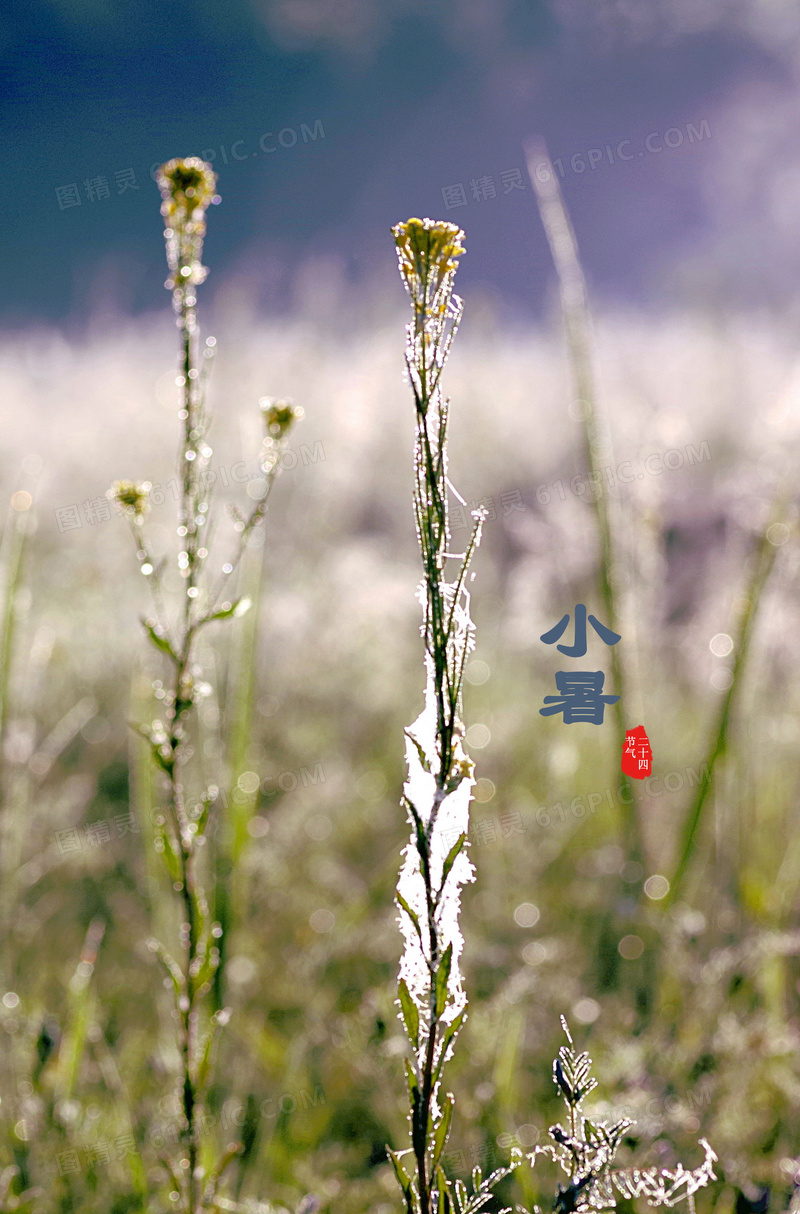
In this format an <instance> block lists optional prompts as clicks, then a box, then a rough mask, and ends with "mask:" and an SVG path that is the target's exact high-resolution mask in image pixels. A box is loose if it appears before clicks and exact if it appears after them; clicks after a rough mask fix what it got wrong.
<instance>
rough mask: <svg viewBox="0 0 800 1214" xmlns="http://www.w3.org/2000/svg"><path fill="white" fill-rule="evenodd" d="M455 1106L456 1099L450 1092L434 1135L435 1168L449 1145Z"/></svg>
mask: <svg viewBox="0 0 800 1214" xmlns="http://www.w3.org/2000/svg"><path fill="white" fill-rule="evenodd" d="M454 1108H455V1101H454V1100H453V1093H452V1092H448V1093H447V1096H446V1098H445V1102H444V1109H443V1110H442V1120H441V1121H440V1122H439V1124H438V1126H437V1127H436V1133H435V1134H434V1137H433V1165H432V1166H433V1168H434V1169H435V1168H436V1165H437V1164H438V1162H439V1160H440V1159H441V1157H442V1151H443V1150H444V1148H445V1146H446V1145H447V1136H448V1134H449V1133H450V1123H451V1122H452V1120H453V1109H454Z"/></svg>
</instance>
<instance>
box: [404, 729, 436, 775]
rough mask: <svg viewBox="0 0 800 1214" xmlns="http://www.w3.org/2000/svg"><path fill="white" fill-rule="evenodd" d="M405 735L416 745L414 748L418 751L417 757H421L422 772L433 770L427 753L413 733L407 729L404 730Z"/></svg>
mask: <svg viewBox="0 0 800 1214" xmlns="http://www.w3.org/2000/svg"><path fill="white" fill-rule="evenodd" d="M403 733H404V734H405V735H406V737H407V738H408V740H409V742H413V743H414V746H415V748H416V751H417V755H418V757H419V761H420V764H421V765H422V770H423V771H430V769H431V765H430V760H429V759H428V756H427V755H426V754H425V751H424V750H423V749H422V747H421V745H420V744H419V742H418V741H417V739H416V738H415V737H414V735H413V733H409V731H408V730H407V729H404V730H403Z"/></svg>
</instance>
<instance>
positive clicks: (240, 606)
mask: <svg viewBox="0 0 800 1214" xmlns="http://www.w3.org/2000/svg"><path fill="white" fill-rule="evenodd" d="M251 605H252V600H251V599H250V598H249V597H248V596H247V595H244V596H243V597H242V598H240V599H237V600H236V602H235V603H229V604H228V606H227V607H221V608H220V610H219V611H213V612H212V613H211V615H207V616H206V617H205V619H204V620H203V621H202V623H203V624H210V623H211V621H212V620H229V619H230V618H231V616H236V618H237V619H238V617H239V616H240V615H244V614H245V612H246V611H249V610H250V607H251Z"/></svg>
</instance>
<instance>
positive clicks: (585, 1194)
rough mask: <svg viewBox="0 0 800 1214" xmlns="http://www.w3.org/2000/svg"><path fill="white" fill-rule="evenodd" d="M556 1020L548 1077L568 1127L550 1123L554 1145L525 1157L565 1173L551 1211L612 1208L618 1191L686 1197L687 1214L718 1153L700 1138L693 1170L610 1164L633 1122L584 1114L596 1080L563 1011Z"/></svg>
mask: <svg viewBox="0 0 800 1214" xmlns="http://www.w3.org/2000/svg"><path fill="white" fill-rule="evenodd" d="M561 1024H562V1027H563V1029H564V1032H565V1034H566V1036H567V1042H568V1044H567V1045H563V1046H562V1047H561V1049H560V1050H559V1051H558V1057H557V1058H556V1060H555V1062H554V1063H553V1082H554V1083H555V1085H556V1087H557V1088H558V1090H559V1092H560V1093H561V1097H562V1099H563V1101H564V1103H565V1105H566V1107H567V1110H568V1114H569V1128H568V1129H567V1128H565V1127H564V1126H562V1125H559V1124H557V1125H553V1126H550V1137H551V1138H552V1139H553V1142H554V1143H555V1146H543V1147H534V1149H533V1151H532V1152H531V1153H530V1154H529V1156H528V1158H529V1159H530V1161H531V1163H535V1161H536V1158H537V1156H539V1155H544V1156H546V1157H547V1158H548V1159H551V1160H553V1161H554V1162H555V1163H556V1164H558V1166H559V1167H560V1168H561V1170H562V1171H563V1172H565V1173H566V1175H567V1176H568V1177H569V1182H568V1184H566V1185H559V1186H558V1191H557V1194H556V1200H555V1203H554V1206H553V1209H554V1210H555V1211H556V1214H583V1212H590V1211H591V1212H595V1211H601V1210H611V1209H614V1208H615V1207H616V1204H617V1197H616V1194H617V1193H619V1194H620V1196H622V1197H624V1198H627V1199H629V1200H633V1199H635V1198H637V1197H644V1198H646V1200H647V1202H648V1204H649V1205H651V1206H667V1207H672V1206H675V1205H677V1204H678V1202H679V1201H686V1202H687V1205H688V1208H689V1211H690V1214H694V1195H695V1193H696V1192H697V1191H698V1189H701V1188H704V1187H705V1186H706V1185H708V1184H709V1183H710V1182H711V1181H712V1180H715V1179H716V1177H715V1175H714V1163H715V1162H716V1159H717V1156H716V1155H715V1153H714V1151H713V1150H712V1149H711V1147H710V1146H709V1144H708V1143H707V1142H706V1140H705V1138H701V1139H700V1146H701V1147H702V1148H703V1151H704V1155H705V1158H704V1160H703V1162H702V1163H701V1164H700V1166H699V1167H697V1168H694V1169H692V1170H689V1169H687V1168H684V1166H683V1164H680V1163H679V1164H677V1166H676V1167H675V1168H673V1169H670V1168H658V1167H650V1168H635V1167H634V1168H621V1169H620V1168H617V1169H615V1168H613V1167H612V1164H613V1162H614V1159H615V1157H616V1154H617V1151H618V1149H619V1145H620V1143H621V1142H622V1140H623V1138H624V1137H625V1135H626V1134H627V1132H628V1130H629V1129H630V1128H631V1126H632V1125H633V1124H634V1123H633V1122H632V1121H631V1120H630V1119H629V1118H627V1117H621V1118H620V1119H619V1120H618V1121H615V1122H613V1123H608V1122H604V1121H595V1120H593V1119H592V1120H590V1119H589V1118H588V1117H584V1115H583V1113H582V1112H581V1107H582V1105H583V1101H584V1100H585V1099H586V1097H587V1096H588V1095H589V1094H590V1093H591V1092H593V1091H594V1089H595V1088H596V1087H597V1080H596V1079H594V1078H593V1077H592V1076H591V1075H590V1071H591V1067H592V1060H591V1058H590V1057H589V1055H588V1054H587V1053H586V1052H585V1051H584V1052H582V1053H580V1054H579V1053H577V1052H576V1051H575V1048H574V1044H573V1041H572V1036H571V1035H570V1031H569V1028H568V1026H567V1022H566V1020H565V1019H564V1017H563V1016H562V1017H561Z"/></svg>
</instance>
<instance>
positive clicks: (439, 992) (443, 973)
mask: <svg viewBox="0 0 800 1214" xmlns="http://www.w3.org/2000/svg"><path fill="white" fill-rule="evenodd" d="M452 964H453V945H452V943H450V944H448V946H447V948H446V949H445V952H444V956H443V957H442V960H441V964H440V966H439V969H438V970H437V972H436V1015H437V1016H441V1014H442V1012H443V1011H444V1009H445V1006H446V1004H447V983H448V982H449V980H450V968H451V966H452Z"/></svg>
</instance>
